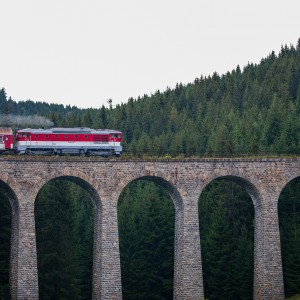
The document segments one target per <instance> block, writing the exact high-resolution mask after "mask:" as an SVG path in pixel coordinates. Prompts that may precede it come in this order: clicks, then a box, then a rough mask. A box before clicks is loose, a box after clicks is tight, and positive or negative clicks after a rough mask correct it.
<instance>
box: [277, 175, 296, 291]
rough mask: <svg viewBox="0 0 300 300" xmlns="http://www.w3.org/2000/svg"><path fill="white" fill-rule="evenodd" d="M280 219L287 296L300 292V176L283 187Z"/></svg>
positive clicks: (294, 177)
mask: <svg viewBox="0 0 300 300" xmlns="http://www.w3.org/2000/svg"><path fill="white" fill-rule="evenodd" d="M278 220H279V229H280V245H281V257H282V269H283V282H284V291H285V297H292V296H294V295H296V294H299V293H300V176H293V178H291V179H290V180H289V181H288V182H286V184H285V185H284V186H283V188H282V189H281V192H280V195H279V198H278Z"/></svg>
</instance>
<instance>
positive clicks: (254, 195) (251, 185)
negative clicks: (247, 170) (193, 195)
mask: <svg viewBox="0 0 300 300" xmlns="http://www.w3.org/2000/svg"><path fill="white" fill-rule="evenodd" d="M222 179H223V180H226V181H231V182H234V183H236V184H238V185H239V186H241V187H242V188H244V189H245V190H246V191H247V193H248V194H249V195H250V197H251V199H252V202H253V205H254V207H261V206H262V200H261V196H260V192H259V190H258V188H257V187H256V186H257V183H256V182H252V180H251V179H250V178H247V177H246V176H245V177H244V176H243V177H241V176H239V175H224V174H222V175H214V176H212V177H209V178H208V179H207V180H205V181H204V182H203V185H202V190H201V193H202V191H203V190H204V189H205V188H206V187H207V186H208V185H209V184H210V183H211V182H213V181H214V180H222ZM200 196H201V194H200V195H199V198H200Z"/></svg>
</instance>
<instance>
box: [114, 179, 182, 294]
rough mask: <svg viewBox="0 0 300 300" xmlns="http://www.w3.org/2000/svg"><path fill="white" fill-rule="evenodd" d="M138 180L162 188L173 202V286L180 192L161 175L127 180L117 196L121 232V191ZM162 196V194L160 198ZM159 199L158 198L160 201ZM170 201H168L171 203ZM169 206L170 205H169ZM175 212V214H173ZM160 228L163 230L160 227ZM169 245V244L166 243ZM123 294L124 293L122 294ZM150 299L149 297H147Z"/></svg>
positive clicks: (179, 217)
mask: <svg viewBox="0 0 300 300" xmlns="http://www.w3.org/2000/svg"><path fill="white" fill-rule="evenodd" d="M138 182H140V183H144V184H145V182H149V183H152V184H154V185H155V186H156V187H159V188H160V189H162V190H164V191H165V193H166V194H167V197H168V198H171V199H170V200H171V201H172V202H173V205H172V204H171V206H172V210H173V213H172V214H173V219H172V222H171V223H169V225H170V224H172V225H170V226H172V230H173V231H172V237H171V238H172V245H171V246H172V253H171V256H172V257H171V258H172V261H173V265H174V266H173V267H172V278H171V281H172V283H171V284H172V286H173V287H174V286H175V285H176V274H177V273H178V272H177V268H178V257H177V256H178V255H176V254H177V253H179V251H177V250H176V249H177V248H178V246H177V245H178V241H179V239H180V237H179V229H181V223H182V220H183V201H182V198H181V196H180V193H179V192H178V190H177V188H176V187H175V186H174V185H173V184H172V183H171V182H169V181H168V180H166V179H164V178H162V177H159V176H141V177H137V178H134V179H132V180H131V181H129V182H127V184H126V186H125V187H124V188H123V190H122V192H121V194H120V195H119V198H118V223H119V232H121V229H122V228H121V227H120V226H121V225H120V202H121V201H122V200H123V198H122V196H123V193H124V191H126V190H127V188H129V187H130V186H131V185H134V184H138ZM163 197H164V196H163V195H162V198H163ZM160 200H161V199H159V201H160ZM171 201H170V203H171ZM169 208H170V207H169ZM174 213H175V214H174ZM164 217H169V215H167V216H166V215H164ZM161 230H163V229H162V228H161ZM121 239H122V234H121V235H120V250H121V251H120V254H121V265H122V252H123V251H122V240H121ZM167 243H170V241H169V240H168V242H167ZM168 246H170V245H168ZM166 252H167V253H170V252H168V251H166ZM173 259H174V260H173ZM123 268H124V267H122V271H123ZM122 273H123V272H122ZM123 278H124V277H123V276H122V281H123ZM122 285H123V293H124V284H122ZM172 294H173V290H172ZM123 296H124V295H123ZM166 297H167V298H163V299H173V295H172V297H171V298H168V297H170V295H169V296H166ZM149 299H150V298H149Z"/></svg>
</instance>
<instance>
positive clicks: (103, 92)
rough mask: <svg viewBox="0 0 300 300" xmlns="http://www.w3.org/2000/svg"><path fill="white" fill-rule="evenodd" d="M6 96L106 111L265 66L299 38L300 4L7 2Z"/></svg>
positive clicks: (267, 0)
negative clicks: (214, 77)
mask: <svg viewBox="0 0 300 300" xmlns="http://www.w3.org/2000/svg"><path fill="white" fill-rule="evenodd" d="M0 12H1V14H0V33H1V34H0V88H1V87H4V88H5V89H6V92H7V94H8V96H11V97H12V98H13V99H14V100H17V101H18V100H27V99H31V100H33V101H46V102H49V103H61V104H65V105H66V104H70V105H76V106H78V107H82V108H86V107H95V108H97V107H101V106H102V105H103V104H104V105H106V106H108V105H107V100H108V99H109V98H111V99H112V100H113V104H114V105H115V104H117V103H121V102H123V103H125V102H126V101H127V100H128V98H129V97H133V98H137V97H138V96H139V95H141V96H142V95H143V94H149V95H150V94H151V93H155V91H156V90H157V89H159V90H161V91H164V90H165V89H166V88H167V87H170V88H173V87H174V86H175V85H176V83H177V82H182V83H183V84H186V83H188V82H192V81H194V79H195V78H196V77H200V76H201V75H204V76H208V75H210V74H212V73H213V72H214V71H216V72H218V73H219V74H220V75H221V74H224V73H226V72H227V71H231V70H232V69H233V68H235V67H236V66H237V65H238V64H239V65H240V66H241V67H243V66H244V65H246V64H247V63H248V62H253V63H259V61H260V59H261V58H263V57H266V56H267V55H268V54H269V53H270V52H271V51H272V50H274V51H275V52H276V53H278V52H279V51H280V48H281V46H282V45H284V44H287V45H290V44H293V45H296V44H297V41H298V38H300V14H299V12H300V1H299V0H285V1H283V0H280V1H279V0H272V1H271V0H251V1H250V0H248V1H243V0H226V1H224V0H206V1H203V0H184V1H183V0H182V1H179V0H149V1H144V0H48V1H46V0H0Z"/></svg>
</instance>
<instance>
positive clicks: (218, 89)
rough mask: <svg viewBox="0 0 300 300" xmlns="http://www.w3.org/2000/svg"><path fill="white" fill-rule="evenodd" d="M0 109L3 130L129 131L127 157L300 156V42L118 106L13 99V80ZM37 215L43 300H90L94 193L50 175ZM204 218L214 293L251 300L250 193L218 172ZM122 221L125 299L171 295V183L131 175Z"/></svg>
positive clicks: (209, 286) (289, 247)
mask: <svg viewBox="0 0 300 300" xmlns="http://www.w3.org/2000/svg"><path fill="white" fill-rule="evenodd" d="M199 76H200V75H199ZM82 101H84V99H82ZM112 104H113V103H112ZM0 113H1V116H0V120H1V126H5V125H10V126H13V127H15V128H16V127H25V126H31V127H36V126H49V124H53V125H54V126H66V127H74V126H87V127H92V128H114V129H120V130H122V132H123V133H124V142H123V146H124V148H125V154H126V153H127V154H128V155H132V156H152V155H155V156H167V157H169V156H174V157H191V156H206V155H220V156H227V155H236V156H238V155H247V154H249V155H253V154H258V155H277V154H281V155H290V154H297V155H300V39H299V41H298V44H297V45H296V46H292V45H291V46H289V47H288V46H283V47H282V48H281V51H280V52H279V54H278V55H276V54H275V53H274V52H271V53H270V54H269V55H268V56H267V57H266V58H263V59H262V60H261V62H260V63H259V64H248V65H247V66H246V67H245V68H243V69H241V68H240V67H237V68H236V69H235V70H232V71H230V72H228V73H226V74H223V75H220V74H217V73H215V74H213V75H212V76H208V77H201V76H200V77H199V78H196V79H195V81H194V82H193V83H190V84H187V85H183V84H180V83H179V84H177V85H176V87H175V88H173V89H171V88H168V89H166V90H165V91H156V92H155V93H154V94H153V95H144V96H142V97H139V98H138V99H132V98H131V99H129V100H128V102H127V103H124V104H118V105H116V106H115V107H114V106H113V105H111V103H108V107H105V106H102V107H100V108H99V109H96V108H93V109H79V108H77V107H74V106H73V107H71V106H67V107H65V106H63V105H56V104H47V103H35V102H33V101H31V100H27V101H20V102H15V101H14V100H13V99H10V98H9V97H8V96H7V94H6V91H5V89H4V88H3V89H2V90H0ZM17 116H23V117H24V116H31V117H30V118H20V117H17ZM32 116H39V118H37V117H36V118H32ZM40 117H44V119H43V118H40ZM0 183H1V182H0ZM0 188H1V190H0V239H1V240H0V241H1V242H0V299H1V297H2V298H3V299H8V298H9V288H8V269H9V247H10V241H9V239H10V220H11V209H10V205H9V202H8V199H7V197H6V193H5V188H6V187H5V186H4V185H3V184H2V185H0ZM299 195H300V180H298V179H296V180H294V181H293V182H291V183H290V184H289V185H288V186H287V187H286V188H285V189H284V191H283V192H282V194H281V197H280V201H279V220H280V232H281V241H282V256H283V269H284V283H285V293H286V296H292V295H295V294H299V293H300V196H299ZM35 216H36V229H37V250H38V266H39V287H40V298H41V299H54V298H55V299H90V297H91V280H92V279H91V276H92V270H91V264H92V260H91V259H92V258H91V255H92V254H91V253H92V243H93V241H92V232H93V212H92V205H91V201H90V200H89V197H88V195H87V194H86V193H85V192H84V191H83V190H81V189H80V188H78V187H77V186H76V185H74V184H72V183H69V182H66V181H62V180H57V181H54V182H51V183H48V184H47V185H46V186H45V187H44V188H43V190H41V192H40V193H39V195H38V198H37V200H36V206H35ZM199 220H200V221H199V222H200V232H201V254H202V258H203V278H204V289H205V297H206V298H207V299H251V298H252V296H253V291H252V286H253V253H254V250H253V243H254V241H253V236H254V229H253V222H254V209H253V204H252V201H251V198H250V197H249V195H248V194H247V193H246V191H244V190H243V189H242V188H241V187H240V186H238V185H236V184H234V183H231V182H225V181H223V180H215V181H214V182H212V183H211V184H210V185H209V186H207V187H206V189H205V190H204V191H203V193H202V195H201V196H200V199H199ZM118 221H119V234H120V254H121V269H122V285H123V297H124V299H125V300H126V299H172V293H173V292H172V290H173V279H172V278H173V256H174V255H173V245H174V237H173V235H174V205H173V204H172V201H171V199H170V197H169V196H168V194H167V193H166V191H164V190H162V189H161V188H159V187H158V186H156V185H155V184H153V183H150V182H147V181H137V182H134V183H131V184H130V185H129V186H128V187H127V188H126V189H125V190H124V192H123V193H122V195H121V197H120V200H119V205H118ZM224 240H226V241H229V242H228V243H224V242H223V241H224ZM49 266H50V268H49Z"/></svg>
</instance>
